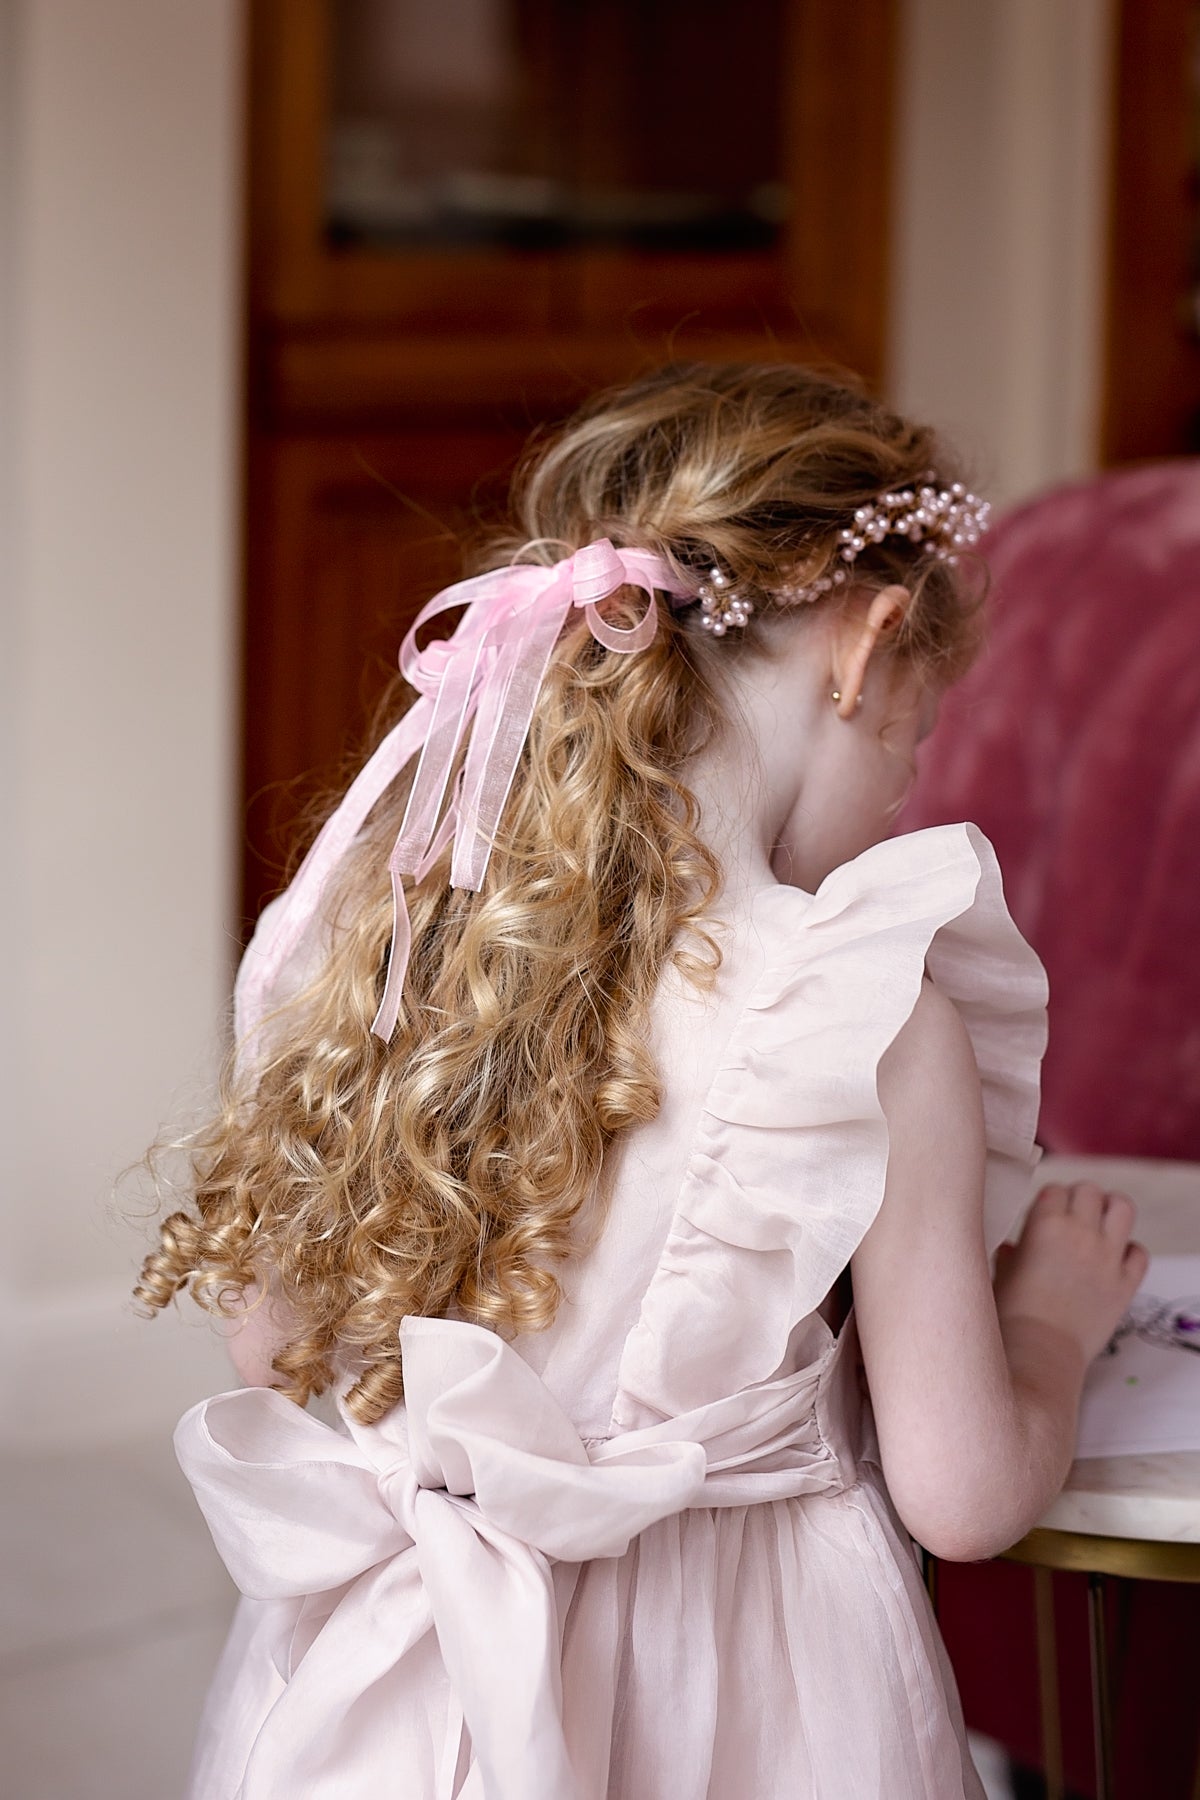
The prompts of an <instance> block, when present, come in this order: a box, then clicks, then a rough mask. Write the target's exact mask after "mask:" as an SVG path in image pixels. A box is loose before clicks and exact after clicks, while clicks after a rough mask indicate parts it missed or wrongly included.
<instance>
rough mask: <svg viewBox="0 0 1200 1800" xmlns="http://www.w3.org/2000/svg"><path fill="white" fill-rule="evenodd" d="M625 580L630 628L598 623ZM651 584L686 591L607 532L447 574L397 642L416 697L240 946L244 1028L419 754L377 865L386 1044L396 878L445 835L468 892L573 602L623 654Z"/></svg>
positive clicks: (598, 635) (455, 882)
mask: <svg viewBox="0 0 1200 1800" xmlns="http://www.w3.org/2000/svg"><path fill="white" fill-rule="evenodd" d="M625 586H633V587H640V588H642V589H643V590H644V591H645V592H646V594H647V595H648V596H649V600H650V603H649V605H648V606H647V608H646V611H645V613H644V614H643V616H642V617H641V618H640V619H639V620H638V622H637V624H636V625H634V626H632V627H630V628H628V629H622V628H619V627H617V626H614V625H610V624H608V623H607V622H606V621H605V620H604V619H603V618H602V617H601V616H600V613H599V612H598V611H597V605H598V603H599V602H600V601H601V600H603V599H605V598H606V597H607V596H608V595H609V594H613V593H615V592H616V591H617V589H618V588H621V587H625ZM656 589H660V590H662V591H664V592H666V593H670V594H676V595H683V594H688V593H690V589H689V588H688V587H687V586H686V585H684V584H683V583H681V581H680V579H679V577H678V576H677V575H676V574H675V573H674V571H673V570H672V569H671V567H670V565H669V564H668V563H666V562H665V561H664V560H663V559H662V557H659V556H656V555H654V554H653V553H652V552H650V551H648V550H617V549H615V548H614V546H613V545H612V544H611V543H610V542H609V540H608V539H607V538H598V539H597V540H596V542H595V543H592V544H588V545H586V546H585V547H584V548H583V549H581V550H577V551H576V552H575V553H574V555H573V556H569V557H566V558H565V559H564V560H563V561H562V562H558V563H555V564H554V565H553V566H552V567H545V566H543V565H541V564H533V563H518V564H515V565H513V566H511V567H508V568H504V569H493V570H491V571H490V572H489V573H487V574H485V575H477V576H475V577H473V578H472V579H471V580H468V581H460V582H457V583H455V585H454V586H453V587H448V588H445V589H443V591H442V592H441V593H440V594H436V595H435V596H434V597H433V599H432V600H430V601H429V602H428V604H427V605H426V606H424V607H423V608H422V609H421V611H420V613H419V614H418V615H417V618H416V621H415V623H414V624H413V626H412V628H411V630H410V631H409V632H408V634H407V635H406V637H405V639H404V642H403V644H402V645H401V647H400V669H401V673H402V674H403V675H404V678H405V680H406V681H407V682H408V683H409V684H410V685H411V686H412V687H414V688H415V689H416V690H417V693H418V696H419V698H418V699H417V700H416V702H415V703H414V704H413V706H412V707H411V708H410V710H409V711H408V712H407V713H406V714H405V716H404V718H403V719H401V721H400V723H399V724H398V725H397V726H396V727H395V728H394V730H392V731H391V732H389V733H388V735H387V737H385V738H384V740H383V742H382V743H381V744H380V746H379V748H378V749H377V750H376V751H375V753H374V755H373V756H372V757H371V759H370V761H369V762H368V763H367V764H366V766H365V767H364V768H363V769H362V770H361V771H360V773H359V774H358V776H357V777H356V778H355V780H354V781H353V782H352V783H351V786H350V787H349V789H348V790H347V792H346V794H345V796H344V798H343V799H342V802H341V804H340V805H339V806H338V808H337V810H336V811H335V812H334V813H333V814H332V816H331V817H330V818H329V819H328V820H327V822H326V824H325V826H324V827H323V829H322V830H321V832H320V833H319V835H318V836H317V838H316V840H315V842H314V843H313V845H312V848H311V849H310V851H309V853H308V855H307V857H306V858H305V860H304V862H303V863H302V864H301V866H300V869H299V870H298V872H297V874H296V877H295V880H294V881H293V882H292V885H291V887H290V888H289V890H288V892H287V895H286V897H285V900H284V902H283V905H282V906H281V908H280V910H279V912H278V914H277V915H276V916H275V917H274V918H273V920H272V921H271V925H270V929H269V930H267V931H265V932H264V934H263V935H262V939H261V941H258V940H257V939H256V942H255V943H254V945H253V946H252V947H251V949H250V950H249V951H248V952H247V961H246V967H245V968H244V970H243V974H242V977H241V980H240V982H239V1002H240V1015H241V1017H240V1023H239V1029H240V1030H241V1031H242V1032H244V1033H248V1032H249V1031H252V1030H253V1029H254V1028H255V1027H256V1026H257V1025H258V1024H260V1023H261V1021H262V1019H263V1017H264V1015H265V1013H266V1012H267V1010H268V1009H269V1004H270V994H271V990H272V987H273V984H274V982H275V979H276V977H277V976H278V974H279V972H280V970H281V969H282V968H283V966H284V964H285V963H286V961H287V959H288V958H289V957H290V956H291V955H292V954H293V952H294V951H295V949H296V947H297V945H298V944H299V942H300V940H301V938H302V937H303V935H304V933H305V931H306V929H307V928H308V926H309V924H310V922H311V921H312V919H313V918H314V916H315V915H316V914H317V913H318V912H319V910H320V906H321V901H322V897H323V895H324V893H325V890H326V887H327V885H328V883H329V880H330V878H331V876H332V874H333V872H334V870H335V869H336V867H337V866H338V864H339V863H340V862H341V860H342V858H343V857H344V856H345V854H346V852H347V851H348V850H349V848H350V846H351V844H352V843H353V842H354V840H355V839H356V837H357V836H358V834H359V832H360V831H361V830H362V827H363V825H364V824H365V822H366V819H367V816H368V814H369V813H370V811H371V809H372V807H374V806H375V804H376V803H377V801H378V800H379V799H380V798H381V796H382V795H383V794H384V793H385V792H386V790H387V789H388V788H389V787H390V786H391V784H392V782H394V781H395V780H397V779H398V777H399V776H400V775H401V774H402V773H403V771H404V770H405V769H406V768H407V767H408V765H409V764H410V763H411V761H412V759H413V757H414V756H417V757H418V759H419V760H418V762H417V769H416V774H415V776H414V778H413V784H412V788H411V791H410V793H409V797H408V804H407V806H406V808H405V811H404V818H403V820H402V822H401V826H400V831H399V834H398V835H397V838H396V842H395V844H394V846H393V849H392V853H391V856H390V857H389V859H388V871H389V874H390V876H391V884H392V905H393V925H392V941H391V949H390V951H389V955H388V967H387V976H386V979H385V982H384V990H383V996H382V998H381V1000H380V1004H379V1010H378V1012H377V1013H376V1016H375V1019H374V1022H373V1024H372V1027H371V1029H372V1031H374V1032H375V1034H376V1035H377V1036H378V1037H380V1038H382V1039H383V1040H384V1042H385V1043H386V1042H387V1041H388V1040H389V1039H390V1038H391V1036H392V1033H393V1031H394V1030H395V1028H396V1021H397V1019H398V1017H399V1011H400V996H401V992H402V990H403V986H404V977H405V973H406V971H407V968H408V958H409V950H410V945H411V925H410V922H409V917H408V908H407V905H406V903H405V897H404V883H405V881H406V880H411V881H414V882H416V881H420V880H422V879H423V877H424V876H425V875H427V874H428V872H429V870H430V868H431V867H432V866H433V864H434V863H435V862H436V861H437V858H438V857H439V856H440V855H441V853H442V851H443V850H444V849H445V847H446V845H447V843H449V842H450V841H451V840H453V846H454V847H453V853H452V857H451V868H450V881H451V885H452V886H453V887H461V888H467V889H470V890H472V891H474V892H478V890H479V889H480V888H481V887H482V885H483V880H484V876H485V875H486V873H487V866H488V860H489V858H490V856H491V851H492V845H493V843H494V841H495V836H496V832H497V830H498V829H499V825H500V818H501V814H502V813H503V811H504V806H505V803H506V802H507V800H508V796H509V793H510V792H511V790H512V784H513V781H514V779H515V776H516V771H517V768H518V766H519V763H520V758H521V752H522V750H523V748H524V745H525V740H526V738H527V736H528V734H529V726H530V723H531V721H532V718H533V710H534V707H535V705H536V703H537V696H538V691H539V689H540V687H541V684H542V681H543V679H544V678H545V674H546V669H547V667H548V665H549V662H550V659H551V657H552V655H553V653H554V647H555V644H556V643H557V641H558V638H559V636H560V634H561V632H562V629H563V626H564V624H565V623H566V620H567V617H568V615H569V614H570V612H571V611H572V609H573V608H575V607H580V608H582V609H583V612H584V615H585V617H586V619H587V622H588V627H589V629H590V631H591V633H592V636H593V637H594V638H595V639H596V641H597V643H599V644H602V645H603V646H604V647H605V649H607V650H612V651H615V652H616V653H617V654H619V655H630V654H633V653H634V652H636V651H638V650H643V649H645V648H646V646H647V645H648V644H649V643H650V642H651V640H652V639H653V637H654V633H655V630H656V628H657V624H658V616H657V612H656V610H655V606H654V593H655V590H656ZM458 607H464V608H465V609H466V610H465V612H464V614H463V617H462V619H461V620H460V621H459V623H458V625H457V627H456V628H455V630H454V631H453V632H452V633H451V635H450V637H449V638H448V639H443V638H436V639H434V640H433V641H432V642H431V643H429V644H427V645H426V646H425V648H424V649H418V647H417V635H418V633H419V632H420V631H421V629H422V628H423V627H424V626H425V625H426V624H428V622H429V621H430V620H431V619H433V618H436V617H437V616H438V615H439V614H441V613H445V612H450V611H453V610H454V609H456V608H458ZM468 732H469V733H470V736H469V739H467V733H468ZM464 739H467V742H466V754H465V757H464V760H463V769H462V781H461V785H460V789H459V793H458V795H457V798H451V799H450V801H449V803H448V804H447V794H448V789H449V785H450V777H451V773H452V770H453V768H454V763H455V759H456V757H457V755H458V753H459V750H460V748H461V747H462V745H463V742H464Z"/></svg>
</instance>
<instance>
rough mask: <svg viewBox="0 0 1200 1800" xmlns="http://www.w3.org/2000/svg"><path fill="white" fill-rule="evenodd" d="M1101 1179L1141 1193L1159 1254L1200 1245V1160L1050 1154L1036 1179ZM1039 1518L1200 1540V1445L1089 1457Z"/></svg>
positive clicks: (1103, 1530)
mask: <svg viewBox="0 0 1200 1800" xmlns="http://www.w3.org/2000/svg"><path fill="white" fill-rule="evenodd" d="M1049 1181H1064V1182H1072V1181H1097V1182H1099V1183H1100V1185H1101V1187H1104V1188H1109V1189H1112V1188H1116V1189H1119V1190H1120V1191H1122V1192H1123V1193H1127V1194H1130V1195H1132V1196H1133V1199H1134V1200H1135V1201H1136V1202H1137V1207H1138V1222H1137V1227H1136V1235H1137V1237H1138V1238H1139V1239H1140V1241H1141V1242H1142V1243H1143V1244H1145V1246H1146V1248H1147V1249H1148V1250H1149V1251H1151V1252H1152V1253H1153V1254H1155V1255H1158V1256H1165V1255H1171V1254H1176V1255H1178V1254H1180V1253H1192V1254H1195V1253H1197V1252H1200V1164H1197V1163H1171V1162H1149V1161H1141V1160H1138V1159H1135V1158H1127V1157H1109V1156H1048V1157H1046V1158H1045V1160H1044V1161H1043V1162H1042V1163H1041V1165H1040V1167H1039V1168H1038V1171H1037V1180H1036V1184H1035V1187H1036V1188H1041V1187H1044V1186H1045V1185H1046V1183H1047V1182H1049ZM1038 1523H1039V1524H1040V1525H1042V1526H1044V1527H1046V1528H1047V1529H1049V1530H1052V1531H1080V1532H1086V1533H1090V1534H1091V1535H1093V1536H1100V1537H1122V1538H1153V1539H1157V1540H1160V1541H1166V1542H1171V1543H1180V1544H1200V1450H1187V1451H1183V1450H1176V1451H1171V1452H1169V1453H1167V1452H1162V1453H1160V1454H1157V1455H1154V1456H1105V1457H1089V1458H1087V1459H1084V1460H1080V1461H1079V1462H1076V1463H1075V1465H1074V1466H1073V1468H1072V1470H1071V1473H1070V1475H1069V1476H1068V1478H1067V1485H1066V1487H1065V1488H1064V1489H1063V1491H1062V1493H1061V1494H1060V1495H1059V1496H1058V1499H1057V1500H1056V1501H1055V1502H1054V1504H1053V1505H1052V1506H1051V1507H1050V1509H1049V1511H1048V1512H1047V1513H1045V1514H1044V1516H1043V1517H1042V1518H1041V1519H1040V1520H1039V1521H1038Z"/></svg>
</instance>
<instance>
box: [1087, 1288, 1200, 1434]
mask: <svg viewBox="0 0 1200 1800" xmlns="http://www.w3.org/2000/svg"><path fill="white" fill-rule="evenodd" d="M1160 1450H1200V1256H1153V1257H1151V1259H1150V1267H1149V1269H1148V1270H1147V1272H1146V1279H1145V1281H1144V1282H1143V1283H1142V1285H1141V1288H1140V1289H1139V1290H1138V1294H1137V1297H1136V1299H1135V1300H1134V1303H1133V1305H1132V1307H1131V1308H1130V1310H1129V1312H1128V1313H1127V1314H1126V1316H1125V1318H1124V1320H1122V1323H1121V1326H1120V1327H1119V1328H1118V1332H1117V1335H1116V1337H1115V1338H1114V1340H1113V1345H1112V1346H1111V1347H1110V1349H1109V1351H1108V1352H1106V1353H1104V1354H1102V1355H1101V1356H1099V1357H1098V1358H1097V1360H1096V1361H1095V1362H1094V1363H1093V1364H1092V1367H1091V1369H1090V1370H1089V1371H1088V1376H1087V1380H1086V1382H1085V1383H1084V1389H1083V1403H1082V1406H1081V1407H1080V1413H1079V1437H1078V1442H1077V1445H1076V1450H1075V1454H1076V1456H1145V1455H1151V1454H1153V1453H1154V1452H1155V1451H1160Z"/></svg>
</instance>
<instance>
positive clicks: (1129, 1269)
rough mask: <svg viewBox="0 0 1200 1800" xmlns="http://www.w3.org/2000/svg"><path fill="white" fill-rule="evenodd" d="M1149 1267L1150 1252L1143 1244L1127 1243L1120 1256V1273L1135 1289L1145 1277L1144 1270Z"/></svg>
mask: <svg viewBox="0 0 1200 1800" xmlns="http://www.w3.org/2000/svg"><path fill="white" fill-rule="evenodd" d="M1149 1267H1150V1252H1149V1251H1148V1250H1147V1249H1146V1246H1145V1244H1137V1243H1129V1244H1126V1246H1125V1253H1124V1255H1123V1256H1122V1257H1121V1273H1122V1275H1124V1276H1125V1277H1126V1279H1127V1280H1128V1281H1129V1284H1130V1286H1131V1287H1132V1288H1133V1289H1134V1290H1135V1291H1136V1289H1138V1288H1140V1287H1141V1285H1142V1283H1143V1281H1145V1279H1146V1270H1147V1269H1148V1268H1149Z"/></svg>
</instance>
